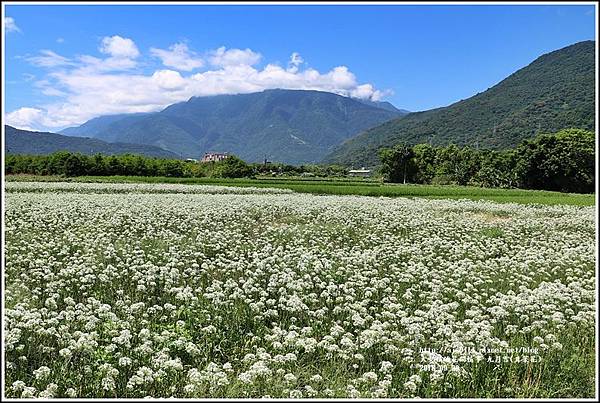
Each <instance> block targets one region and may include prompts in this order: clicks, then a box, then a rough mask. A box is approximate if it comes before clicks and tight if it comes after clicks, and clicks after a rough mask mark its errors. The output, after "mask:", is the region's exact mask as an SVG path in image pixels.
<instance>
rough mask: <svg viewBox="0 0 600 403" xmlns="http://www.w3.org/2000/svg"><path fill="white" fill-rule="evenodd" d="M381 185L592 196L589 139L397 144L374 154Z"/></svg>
mask: <svg viewBox="0 0 600 403" xmlns="http://www.w3.org/2000/svg"><path fill="white" fill-rule="evenodd" d="M379 157H380V159H381V162H382V167H381V173H382V174H383V177H384V180H386V181H388V182H396V183H422V184H457V185H475V186H484V187H500V188H524V189H543V190H554V191H561V192H575V193H593V192H594V183H595V175H594V174H595V169H594V162H595V136H594V133H593V132H590V131H587V130H581V129H566V130H562V131H560V132H558V133H554V134H542V135H538V136H536V137H534V138H532V139H528V140H524V141H523V142H521V143H520V144H519V145H518V146H517V147H516V148H514V149H508V150H500V151H496V150H478V149H475V148H472V147H468V146H466V147H458V146H456V145H454V144H451V145H449V146H446V147H434V146H431V145H430V144H418V145H415V146H409V145H406V144H398V145H396V146H394V147H393V148H384V149H382V150H380V152H379Z"/></svg>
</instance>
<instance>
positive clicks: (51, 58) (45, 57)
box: [26, 49, 74, 67]
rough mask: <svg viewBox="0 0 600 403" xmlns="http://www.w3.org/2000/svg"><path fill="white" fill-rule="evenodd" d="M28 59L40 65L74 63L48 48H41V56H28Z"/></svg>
mask: <svg viewBox="0 0 600 403" xmlns="http://www.w3.org/2000/svg"><path fill="white" fill-rule="evenodd" d="M26 60H27V61H28V62H30V63H31V64H33V65H34V66H38V67H57V66H69V65H74V63H73V62H72V61H71V60H70V59H68V58H66V57H64V56H61V55H59V54H57V53H55V52H53V51H51V50H48V49H44V50H40V55H39V56H32V57H27V58H26Z"/></svg>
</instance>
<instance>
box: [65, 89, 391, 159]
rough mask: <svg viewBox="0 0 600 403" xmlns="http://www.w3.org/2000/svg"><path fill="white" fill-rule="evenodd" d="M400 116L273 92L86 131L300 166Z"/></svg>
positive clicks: (343, 101) (318, 96)
mask: <svg viewBox="0 0 600 403" xmlns="http://www.w3.org/2000/svg"><path fill="white" fill-rule="evenodd" d="M386 107H387V108H388V109H389V106H387V105H386ZM401 115H402V112H400V111H393V110H387V109H383V108H380V107H376V106H373V105H366V104H364V103H362V102H358V101H356V100H354V99H351V98H348V97H342V96H339V95H336V94H331V93H327V92H320V91H304V90H267V91H263V92H257V93H251V94H238V95H218V96H211V97H194V98H191V99H190V100H189V101H187V102H182V103H178V104H174V105H171V106H169V107H167V108H166V109H164V110H163V111H161V112H157V113H151V114H146V115H144V116H139V115H138V116H124V117H123V116H122V117H120V118H119V119H116V120H111V121H108V122H105V123H106V124H104V125H103V126H102V127H100V126H98V125H96V126H97V127H94V130H93V131H87V132H86V133H88V134H91V135H93V136H94V137H95V138H98V139H100V140H105V141H121V142H127V143H136V144H150V145H154V146H158V147H161V148H164V149H167V150H170V151H173V152H176V153H178V154H181V155H182V156H184V157H191V158H200V157H202V155H203V153H205V152H207V151H222V152H230V153H234V154H236V155H238V156H239V157H241V158H242V159H244V160H246V161H262V160H263V159H264V158H265V157H266V158H268V159H269V160H271V161H279V162H286V163H292V164H301V163H311V162H319V161H320V160H321V159H322V158H323V157H324V156H325V155H327V154H328V153H329V152H331V151H332V150H333V148H334V147H335V146H337V145H339V144H340V143H342V142H343V141H344V140H346V139H348V138H350V137H352V136H355V135H356V134H358V133H360V132H361V131H363V130H365V129H367V128H369V127H373V126H376V125H379V124H381V123H383V122H385V121H387V120H390V119H393V118H396V117H398V116H401ZM109 120H110V119H109ZM90 122H91V121H90ZM88 123H89V122H88ZM88 123H86V124H88ZM96 123H97V122H96ZM86 124H84V125H82V126H81V127H82V128H83V126H85V125H86ZM88 126H89V124H88ZM73 132H74V131H73V130H70V133H71V134H72V133H73Z"/></svg>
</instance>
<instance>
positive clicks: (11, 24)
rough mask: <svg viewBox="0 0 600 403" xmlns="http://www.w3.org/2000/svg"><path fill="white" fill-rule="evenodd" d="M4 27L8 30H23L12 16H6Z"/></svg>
mask: <svg viewBox="0 0 600 403" xmlns="http://www.w3.org/2000/svg"><path fill="white" fill-rule="evenodd" d="M4 29H6V32H21V29H19V27H18V26H17V24H16V23H15V19H14V18H12V17H4Z"/></svg>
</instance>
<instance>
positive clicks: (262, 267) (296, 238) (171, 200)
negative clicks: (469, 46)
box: [4, 180, 595, 398]
mask: <svg viewBox="0 0 600 403" xmlns="http://www.w3.org/2000/svg"><path fill="white" fill-rule="evenodd" d="M257 182H258V181H254V182H247V183H238V185H240V186H230V187H223V186H218V185H219V184H218V183H204V184H203V185H202V186H200V185H197V184H196V185H192V184H188V185H183V184H149V183H135V184H134V183H102V182H99V183H79V182H69V183H64V182H51V183H40V182H7V183H6V185H5V186H6V191H7V194H6V214H5V219H6V220H5V228H6V232H5V235H6V245H5V247H6V249H5V256H6V267H5V273H4V274H5V284H6V294H5V307H6V309H5V326H6V333H5V336H4V337H5V357H6V374H5V376H6V378H5V381H6V382H5V384H6V390H5V393H6V395H7V396H9V397H130V398H131V397H146V396H151V397H165V398H166V397H184V398H197V397H274V398H276V397H286V398H289V397H292V398H300V397H303V398H312V397H365V398H368V397H381V398H383V397H544V398H549V397H588V398H590V397H593V396H594V393H595V390H594V376H595V374H594V360H595V355H594V354H595V353H594V345H595V344H594V329H595V255H594V253H595V251H594V246H595V215H594V213H595V210H594V207H593V206H585V205H584V206H576V205H571V206H570V205H565V204H556V205H546V206H544V205H541V204H517V203H514V202H508V201H510V200H503V201H505V202H506V203H502V204H500V203H495V202H492V201H478V200H465V198H464V197H461V196H462V195H460V194H457V195H456V196H457V198H460V200H451V199H444V200H437V199H435V198H432V199H425V198H421V197H418V198H406V197H396V198H390V197H364V196H355V195H343V194H341V193H343V191H341V192H339V193H340V194H337V195H326V194H324V193H323V192H315V193H317V194H318V195H314V194H309V193H310V192H309V193H298V192H297V190H296V189H291V188H290V187H289V185H290V184H289V183H288V184H287V187H286V186H281V188H278V187H279V186H277V185H278V183H277V182H276V181H273V182H268V184H272V185H273V186H267V183H264V184H263V183H257ZM264 182H267V180H265V181H264ZM300 185H302V186H310V183H308V184H307V183H301V184H300ZM318 186H322V187H324V186H325V185H323V184H318ZM346 186H352V185H351V184H348V185H346ZM355 187H357V188H358V185H357V186H355ZM369 187H373V188H379V186H378V185H376V184H375V185H371V184H365V185H364V188H365V189H366V188H369ZM329 188H330V189H331V188H336V189H337V188H338V187H336V186H330V187H329ZM339 188H340V189H343V188H344V186H343V185H339ZM390 188H391V187H390ZM397 188H398V189H405V187H401V186H398V187H397ZM292 190H294V191H295V192H293V191H292ZM359 193H360V192H359ZM540 193H542V192H540ZM548 193H550V192H548ZM413 196H419V195H418V194H416V195H413ZM439 196H440V197H441V196H443V195H439ZM514 197H516V198H518V196H514ZM553 197H560V194H559V195H558V196H557V195H553ZM565 198H567V197H566V196H565ZM590 200H591V203H588V204H593V196H591V197H590ZM550 204H552V203H550ZM575 204H577V203H575ZM580 204H586V203H580Z"/></svg>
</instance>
